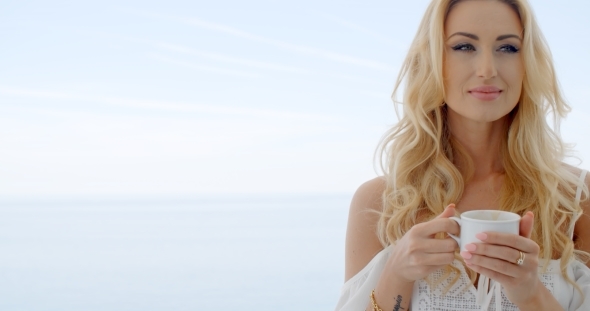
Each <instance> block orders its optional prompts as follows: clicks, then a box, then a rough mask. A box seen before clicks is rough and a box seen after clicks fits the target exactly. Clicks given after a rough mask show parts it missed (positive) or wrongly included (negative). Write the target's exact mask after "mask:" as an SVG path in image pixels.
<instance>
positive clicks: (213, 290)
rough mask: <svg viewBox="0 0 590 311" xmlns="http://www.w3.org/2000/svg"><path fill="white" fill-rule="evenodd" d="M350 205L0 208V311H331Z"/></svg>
mask: <svg viewBox="0 0 590 311" xmlns="http://www.w3.org/2000/svg"><path fill="white" fill-rule="evenodd" d="M349 202H350V196H347V195H334V196H273V197H264V196H259V197H225V198H224V197H216V198H215V197H211V198H201V199H185V200H182V199H178V200H131V199H128V200H121V199H119V200H105V199H98V200H89V199H86V200H83V199H81V200H45V201H44V200H28V201H18V200H16V201H2V202H0V310H3V311H10V310H14V311H22V310H60V311H70V310H71V311H73V310H76V311H81V310H87V311H91V310H110V311H114V310H129V311H132V310H133V311H140V310H256V311H266V310H268V311H271V310H272V311H275V310H293V311H295V310H296V311H307V310H309V311H313V310H318V311H319V310H333V309H334V306H335V304H336V301H337V299H338V297H339V293H340V287H341V286H342V282H343V275H344V238H345V231H346V220H347V215H348V206H349Z"/></svg>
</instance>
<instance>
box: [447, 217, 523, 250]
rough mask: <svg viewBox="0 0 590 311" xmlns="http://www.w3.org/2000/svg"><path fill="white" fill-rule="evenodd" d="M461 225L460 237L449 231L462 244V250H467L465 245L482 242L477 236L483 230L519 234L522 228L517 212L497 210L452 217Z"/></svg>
mask: <svg viewBox="0 0 590 311" xmlns="http://www.w3.org/2000/svg"><path fill="white" fill-rule="evenodd" d="M450 219H452V220H454V221H456V222H457V223H458V224H459V226H460V227H461V234H460V237H458V236H455V235H452V234H450V233H449V236H451V238H453V239H455V241H457V243H458V244H459V246H460V249H461V251H465V250H467V249H466V248H465V245H467V244H471V243H481V242H482V241H481V240H480V239H478V238H476V237H475V235H476V234H478V233H482V232H503V233H512V234H518V233H519V231H520V230H519V229H520V216H519V215H518V214H515V213H511V212H505V211H497V210H474V211H468V212H464V213H462V214H461V218H458V217H450Z"/></svg>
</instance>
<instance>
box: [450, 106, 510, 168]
mask: <svg viewBox="0 0 590 311" xmlns="http://www.w3.org/2000/svg"><path fill="white" fill-rule="evenodd" d="M506 121H507V120H506V118H503V119H500V120H497V121H494V122H488V123H479V122H474V121H472V120H466V119H465V118H462V117H460V116H457V115H455V114H453V113H450V114H449V116H448V125H449V130H450V134H451V136H452V137H453V139H454V140H455V141H456V142H458V143H459V144H461V147H463V149H464V151H465V152H466V153H467V155H469V157H470V158H471V161H472V164H473V166H472V169H473V171H472V172H471V173H472V174H471V175H472V177H473V178H481V177H484V176H489V175H490V174H492V175H495V174H499V173H500V174H501V173H503V172H504V164H503V161H502V154H501V148H502V140H503V139H504V137H505V135H506V134H505V133H506V126H507V125H506V124H507V122H506ZM455 159H456V163H455V164H456V165H457V167H458V168H459V169H460V170H461V168H465V167H466V166H465V163H464V162H463V161H462V159H461V158H459V157H456V158H455Z"/></svg>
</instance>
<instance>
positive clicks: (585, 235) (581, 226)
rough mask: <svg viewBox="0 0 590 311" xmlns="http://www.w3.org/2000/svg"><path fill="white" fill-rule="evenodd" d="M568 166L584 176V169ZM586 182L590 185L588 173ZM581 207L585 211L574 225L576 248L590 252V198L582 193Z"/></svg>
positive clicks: (574, 172) (571, 170) (567, 166)
mask: <svg viewBox="0 0 590 311" xmlns="http://www.w3.org/2000/svg"><path fill="white" fill-rule="evenodd" d="M566 168H567V169H568V170H569V171H570V172H572V173H573V174H575V175H576V176H582V172H583V170H582V169H580V168H578V167H573V166H570V165H566ZM584 183H585V184H586V187H589V185H590V174H586V177H585V179H584ZM580 207H581V208H582V212H583V213H582V215H580V217H579V218H578V221H577V222H576V225H575V227H574V241H575V247H576V249H579V250H583V251H586V252H590V199H588V198H585V197H584V195H582V200H581V201H580ZM589 264H590V263H589Z"/></svg>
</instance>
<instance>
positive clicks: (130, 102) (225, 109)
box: [0, 85, 337, 121]
mask: <svg viewBox="0 0 590 311" xmlns="http://www.w3.org/2000/svg"><path fill="white" fill-rule="evenodd" d="M0 95H7V96H13V97H20V98H38V99H50V100H56V99H57V100H66V101H83V102H92V103H97V104H103V105H115V106H125V107H131V108H138V109H149V110H164V111H171V112H184V113H209V114H221V115H234V116H247V117H259V118H279V119H290V120H309V121H335V120H337V118H335V117H333V116H327V115H318V114H309V113H298V112H291V111H280V110H270V109H256V108H243V107H231V106H220V105H207V104H200V103H190V102H175V101H157V100H145V99H135V98H123V97H108V96H94V95H87V94H84V95H83V94H73V93H67V92H58V91H47V90H36V89H30V88H22V87H12V86H5V85H0ZM2 102H4V103H6V100H3V101H2Z"/></svg>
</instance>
